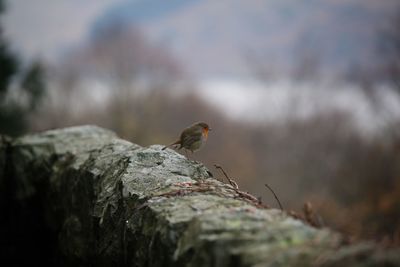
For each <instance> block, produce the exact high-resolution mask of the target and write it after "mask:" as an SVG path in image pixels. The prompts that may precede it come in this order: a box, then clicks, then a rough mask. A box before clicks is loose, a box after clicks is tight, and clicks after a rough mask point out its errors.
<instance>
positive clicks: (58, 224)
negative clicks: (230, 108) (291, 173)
mask: <svg viewBox="0 0 400 267" xmlns="http://www.w3.org/2000/svg"><path fill="white" fill-rule="evenodd" d="M161 148H162V146H160V145H153V146H150V147H141V146H139V145H136V144H132V143H130V142H127V141H125V140H122V139H119V138H118V137H116V135H115V134H114V133H112V132H110V131H108V130H104V129H101V128H98V127H95V126H82V127H72V128H67V129H61V130H53V131H48V132H44V133H40V134H34V135H28V136H24V137H21V138H18V139H15V140H12V142H11V143H10V145H9V148H8V150H7V153H6V152H5V151H6V150H5V149H4V146H3V145H0V171H1V170H2V169H3V170H4V169H7V170H9V171H7V172H8V174H7V175H8V176H9V177H12V179H13V180H14V181H15V188H13V190H12V192H13V193H14V198H13V201H14V204H12V205H15V207H18V208H16V209H14V211H15V212H16V213H17V214H18V216H16V218H15V217H13V216H11V217H13V218H12V219H11V222H15V221H18V222H19V224H20V226H19V227H16V226H13V225H11V224H10V225H8V226H9V227H10V229H11V232H12V234H10V235H9V236H11V238H12V237H13V236H14V234H16V233H13V231H20V230H21V229H22V228H23V229H25V231H26V237H29V238H36V240H35V241H34V242H32V241H30V242H28V244H25V245H24V244H23V242H24V239H23V238H20V239H18V240H17V241H15V242H11V243H13V244H14V246H15V250H16V251H17V252H16V253H14V256H15V257H18V259H19V260H20V263H21V264H25V263H26V264H27V263H28V262H29V263H30V265H32V264H34V263H43V262H44V261H43V257H45V258H46V257H47V258H46V260H45V261H46V262H47V263H50V264H53V265H60V266H70V265H74V266H88V265H94V266H112V265H114V266H311V265H315V266H387V265H390V266H400V253H399V251H398V250H383V249H382V248H379V247H378V246H376V245H375V244H372V243H358V244H353V245H345V244H344V242H343V241H344V239H343V237H342V236H341V235H340V234H338V233H335V232H333V231H331V230H329V229H316V228H313V227H311V226H309V225H306V224H305V223H303V222H302V221H299V220H296V219H294V218H293V217H291V216H289V215H287V214H286V213H285V212H281V211H279V210H275V209H265V208H260V207H257V206H256V205H254V204H252V203H249V201H245V200H243V199H241V198H240V197H239V195H238V194H237V192H236V191H235V190H234V189H233V188H232V186H230V185H226V184H223V183H221V182H219V181H217V180H216V179H214V178H212V177H211V176H210V172H209V171H208V170H207V168H206V167H204V166H203V165H202V164H201V163H198V162H195V161H192V160H189V159H187V158H186V157H184V156H182V155H180V154H178V153H176V152H175V151H173V150H171V149H167V150H164V151H163V150H161ZM6 163H7V164H8V165H10V166H5V165H6ZM0 173H3V178H2V180H4V176H6V174H5V173H6V172H4V171H3V172H0ZM26 209H29V210H30V211H33V214H32V212H26ZM7 214H8V213H7ZM8 215H9V216H10V214H8ZM32 222H34V223H36V224H37V225H33V224H32ZM35 242H36V243H35ZM21 243H22V244H21ZM35 245H36V247H35ZM27 247H29V248H30V250H29V249H27ZM22 249H27V250H22ZM43 250H44V251H45V253H44V255H43V253H41V252H40V251H43ZM24 251H27V252H24ZM24 253H27V255H30V256H32V255H36V254H37V253H39V254H40V259H38V258H35V257H34V256H33V257H28V258H29V260H26V261H24V260H23V259H20V258H19V256H20V255H24ZM35 253H36V254H35ZM31 254H32V255H31ZM36 257H38V256H37V255H36ZM18 259H13V260H16V261H17V262H18ZM35 261H36V262H35Z"/></svg>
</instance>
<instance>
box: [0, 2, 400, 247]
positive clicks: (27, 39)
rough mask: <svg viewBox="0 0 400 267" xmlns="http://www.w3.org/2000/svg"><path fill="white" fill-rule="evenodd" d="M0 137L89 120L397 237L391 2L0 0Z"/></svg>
mask: <svg viewBox="0 0 400 267" xmlns="http://www.w3.org/2000/svg"><path fill="white" fill-rule="evenodd" d="M0 6H1V7H0V9H1V14H0V23H1V31H0V133H1V134H7V135H11V136H18V135H21V134H25V133H30V132H37V131H43V130H47V129H52V128H59V127H66V126H71V125H80V124H96V125H99V126H102V127H106V128H109V129H111V130H113V131H116V132H117V133H118V135H119V136H121V137H123V138H126V139H128V140H131V141H132V142H135V143H137V144H140V145H142V146H148V145H151V144H167V143H170V142H172V141H174V140H175V139H176V138H177V137H178V135H179V133H180V132H181V130H182V129H183V128H185V127H186V126H188V125H190V124H192V123H194V122H196V121H200V120H201V121H205V122H207V123H209V124H210V126H211V127H212V128H213V131H212V132H211V134H210V137H209V141H208V143H207V145H206V146H205V148H203V149H202V150H201V151H199V152H198V153H196V154H195V155H194V156H193V158H194V159H196V160H201V161H203V162H204V163H205V164H206V165H207V166H208V167H209V169H210V170H211V171H212V172H213V173H214V176H217V177H221V174H220V173H219V172H218V171H217V170H215V169H214V167H213V164H219V165H221V166H223V168H224V169H225V170H226V171H227V172H228V174H229V175H230V176H231V178H233V179H235V180H236V181H237V183H238V184H239V186H240V188H241V189H242V190H244V191H248V192H250V193H252V194H254V195H255V196H259V197H261V198H262V200H263V202H264V203H267V204H268V205H270V206H272V207H277V204H276V202H275V200H274V198H273V196H272V195H271V194H270V192H269V191H268V190H267V189H266V188H265V187H264V184H265V183H268V184H269V185H270V186H271V187H272V188H273V189H274V190H275V192H276V193H277V195H278V196H279V198H280V200H281V202H282V204H283V206H284V207H285V208H286V209H288V210H296V211H299V210H301V208H302V205H303V203H305V202H306V201H310V202H311V203H312V205H313V208H314V210H315V211H316V212H317V213H318V214H319V215H320V217H321V220H322V221H323V223H324V225H327V226H330V227H333V228H335V229H337V230H340V231H342V232H344V233H346V234H349V235H351V236H352V237H354V238H363V239H374V240H378V241H383V242H395V241H396V240H397V242H398V243H397V244H399V243H400V241H399V240H400V154H399V151H400V3H399V1H398V0H382V1H376V0H339V1H338V0H284V1H282V0H248V1H239V0H229V1H228V0H220V1H213V0H186V1H185V0H171V1H163V0H87V1H79V0H68V1H67V0H64V1H62V0H61V1H52V0H36V1H25V0H12V1H5V0H0Z"/></svg>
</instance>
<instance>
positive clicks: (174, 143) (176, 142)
mask: <svg viewBox="0 0 400 267" xmlns="http://www.w3.org/2000/svg"><path fill="white" fill-rule="evenodd" d="M180 143H181V140H177V141H175V142H173V143H171V144H169V145H167V146H165V147H163V149H162V150H165V149H167V148H168V147H170V146H173V145H179V144H180Z"/></svg>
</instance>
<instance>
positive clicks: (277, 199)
mask: <svg viewBox="0 0 400 267" xmlns="http://www.w3.org/2000/svg"><path fill="white" fill-rule="evenodd" d="M265 186H266V187H267V188H268V189H269V190H270V191H271V192H272V194H273V195H274V197H275V199H276V201H277V202H278V204H279V208H281V210H283V207H282V204H281V202H280V201H279V198H278V196H277V195H276V194H275V192H274V190H272V188H271V187H270V186H269V185H268V184H265Z"/></svg>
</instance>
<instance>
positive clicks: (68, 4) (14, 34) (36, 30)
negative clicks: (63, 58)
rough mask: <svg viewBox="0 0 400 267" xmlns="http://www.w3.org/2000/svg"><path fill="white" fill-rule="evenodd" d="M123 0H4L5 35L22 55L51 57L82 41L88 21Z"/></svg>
mask: <svg viewBox="0 0 400 267" xmlns="http://www.w3.org/2000/svg"><path fill="white" fill-rule="evenodd" d="M123 1H125V0H84V1H82V0H68V1H59V0H33V1H32V0H29V1H27V0H11V1H10V0H8V1H6V2H7V10H6V13H5V15H4V17H3V28H4V32H5V35H6V38H7V39H8V40H9V41H10V43H11V44H12V46H13V47H14V48H15V49H17V50H18V52H21V53H22V54H23V55H24V56H28V57H32V56H40V57H45V58H46V59H52V58H54V57H55V56H57V54H58V53H59V52H60V51H63V49H65V48H68V47H70V46H73V45H76V44H78V43H79V42H80V41H82V40H83V39H84V38H85V36H86V34H87V33H88V31H89V30H90V27H91V25H92V22H93V21H95V20H96V18H97V17H98V16H100V15H101V14H103V13H104V12H105V10H106V9H108V8H110V7H111V6H112V5H115V4H118V3H120V2H123Z"/></svg>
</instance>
